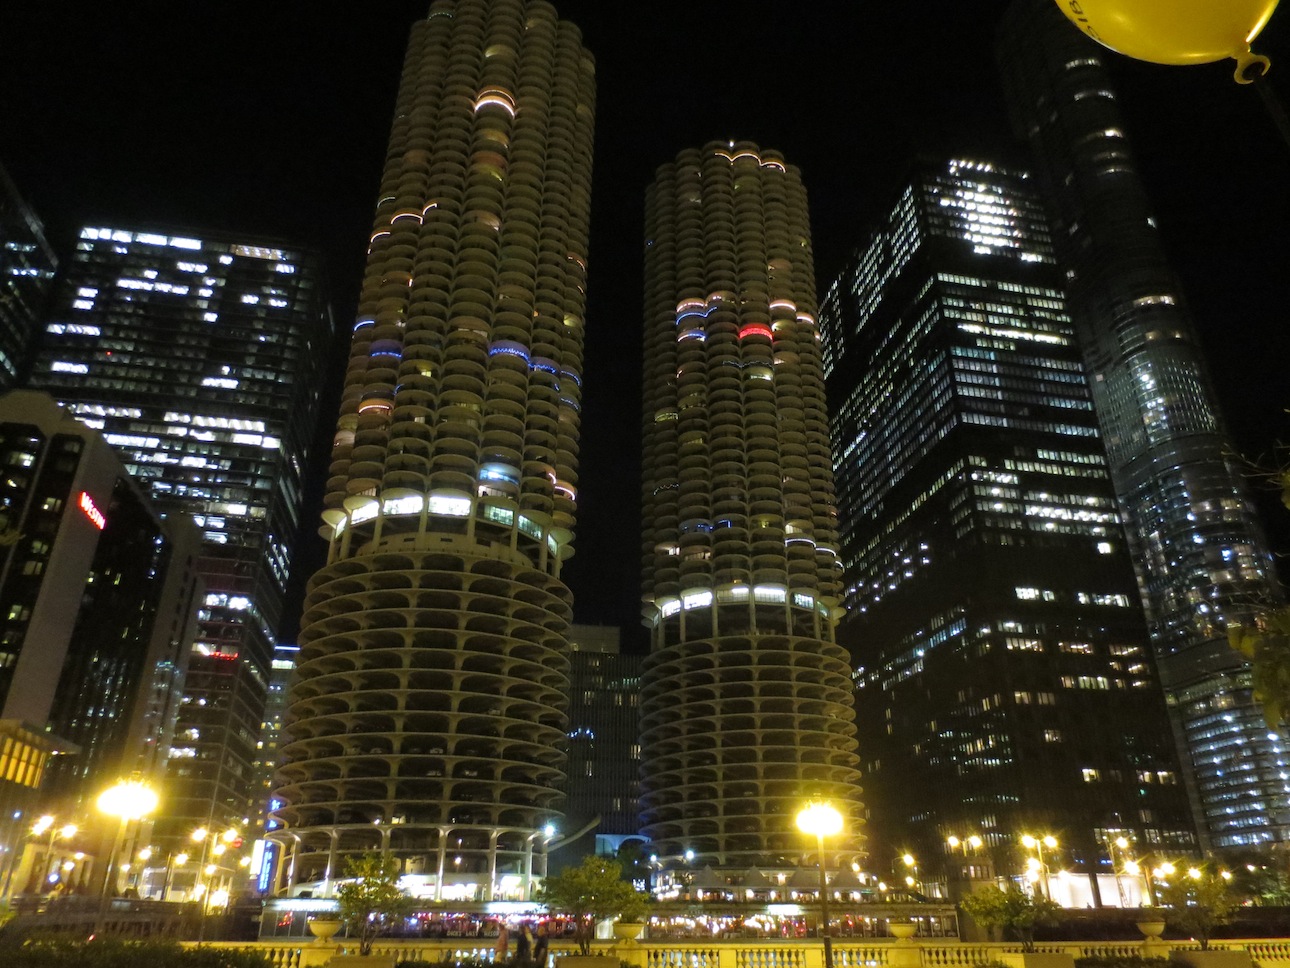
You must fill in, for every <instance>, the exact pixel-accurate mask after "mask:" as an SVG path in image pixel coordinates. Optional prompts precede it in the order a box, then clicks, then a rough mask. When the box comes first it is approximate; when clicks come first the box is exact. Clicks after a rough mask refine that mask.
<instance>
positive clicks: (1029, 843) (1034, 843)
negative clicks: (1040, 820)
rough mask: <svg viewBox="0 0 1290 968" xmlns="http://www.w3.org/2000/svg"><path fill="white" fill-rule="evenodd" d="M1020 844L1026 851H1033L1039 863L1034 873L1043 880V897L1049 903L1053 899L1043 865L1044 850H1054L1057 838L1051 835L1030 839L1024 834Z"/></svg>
mask: <svg viewBox="0 0 1290 968" xmlns="http://www.w3.org/2000/svg"><path fill="white" fill-rule="evenodd" d="M1021 843H1022V846H1024V847H1025V848H1026V849H1027V850H1033V851H1034V852H1035V855H1036V858H1037V859H1038V862H1039V866H1038V867H1037V868H1036V871H1037V872H1038V873H1039V875H1040V876H1041V877H1042V878H1043V880H1044V896H1045V897H1047V898H1048V900H1050V901H1051V900H1052V899H1053V891H1052V885H1051V884H1049V882H1048V867H1047V866H1046V865H1045V864H1044V848H1045V847H1047V848H1048V849H1049V850H1056V849H1057V838H1056V837H1054V836H1053V835H1052V834H1045V835H1044V836H1042V837H1032V836H1030V834H1024V835H1022V838H1021Z"/></svg>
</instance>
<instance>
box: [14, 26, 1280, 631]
mask: <svg viewBox="0 0 1290 968" xmlns="http://www.w3.org/2000/svg"><path fill="white" fill-rule="evenodd" d="M556 6H557V8H558V9H559V11H560V13H561V15H562V16H563V17H565V18H566V19H570V20H573V21H574V22H575V23H577V24H578V25H579V26H580V27H582V29H583V34H584V38H585V42H586V44H587V46H588V47H589V48H590V49H591V51H592V52H593V54H595V56H596V61H597V81H598V85H599V93H598V99H597V106H596V162H595V180H594V185H593V192H592V235H591V262H590V305H589V309H588V314H587V319H588V328H587V359H586V366H585V370H584V384H585V397H584V425H583V426H584V436H583V449H582V460H581V482H580V498H579V528H578V539H577V546H578V549H579V550H578V555H577V556H576V557H575V558H574V559H573V561H572V562H571V563H570V565H569V567H568V569H567V570H566V573H565V577H566V578H567V579H568V581H569V583H570V584H571V586H572V587H573V590H574V594H575V597H576V600H577V605H576V608H575V611H576V614H577V617H578V618H579V620H580V621H592V622H606V623H613V624H620V625H623V626H624V627H625V631H626V632H627V636H628V641H629V642H638V641H639V636H638V634H637V632H635V631H633V628H634V626H635V625H636V623H637V616H638V608H637V602H638V585H637V581H638V576H637V572H638V558H639V555H638V545H639V522H638V517H639V509H638V500H637V489H638V484H637V477H638V470H639V457H638V453H637V450H638V444H637V442H638V424H639V393H640V388H639V383H640V377H639V370H640V360H639V356H640V345H639V344H640V328H641V288H642V283H641V257H640V252H641V235H642V221H643V215H642V209H643V195H644V188H645V185H646V184H647V183H648V182H649V180H650V179H651V178H652V175H653V172H654V169H655V168H656V167H657V166H658V165H659V164H661V163H663V162H665V161H668V160H670V159H671V158H672V157H673V156H674V155H675V154H676V153H677V152H678V151H679V150H681V149H682V148H685V147H691V146H699V145H702V144H703V143H704V142H706V141H708V140H711V139H714V138H722V139H725V138H736V139H749V140H753V141H757V142H759V143H760V144H761V145H763V146H764V147H770V148H776V149H778V150H780V151H782V152H783V153H784V155H785V157H786V158H787V160H788V161H790V162H791V163H793V164H796V165H798V166H799V167H800V168H801V169H802V172H803V178H804V180H805V183H806V186H807V190H808V191H809V192H810V195H811V207H812V217H813V224H814V238H815V251H816V269H817V274H818V275H817V281H818V283H819V286H820V288H821V289H823V288H824V287H825V285H826V284H827V282H828V281H829V280H830V279H831V278H832V277H833V275H834V274H835V273H836V272H837V271H838V269H839V268H840V267H841V264H842V261H843V259H844V257H845V255H846V253H847V251H848V250H849V249H850V248H851V247H853V246H854V245H856V244H858V243H859V242H861V241H862V240H863V238H864V234H865V231H866V226H867V225H868V224H869V223H870V222H871V221H872V220H874V219H875V218H877V217H879V216H880V215H881V214H883V212H884V211H885V210H886V209H887V208H888V207H889V206H890V205H891V204H892V202H893V201H894V198H895V193H896V191H897V189H898V188H899V185H900V180H901V178H902V175H903V174H904V171H905V168H906V165H907V164H908V162H909V160H910V159H911V158H912V157H913V156H914V154H915V153H917V152H920V151H932V152H940V153H948V154H954V155H960V156H962V155H971V156H975V157H986V158H990V159H994V160H997V161H1001V162H1004V163H1011V164H1013V165H1018V164H1020V165H1023V166H1024V163H1025V162H1024V154H1022V153H1021V148H1020V146H1019V145H1018V144H1017V143H1016V142H1015V140H1014V139H1013V137H1012V134H1011V132H1010V130H1009V126H1008V120H1007V117H1006V115H1005V112H1004V107H1003V101H1002V95H1001V93H1000V90H999V85H998V82H997V80H996V78H995V71H994V64H993V49H992V34H993V30H994V24H995V22H996V20H997V18H998V13H999V11H1000V10H1002V8H1003V5H1002V4H1001V3H997V2H989V0H974V2H972V3H957V4H950V3H946V2H944V0H931V2H928V3H921V4H920V3H898V4H891V3H884V4H879V3H877V2H876V0H868V2H866V0H813V2H812V0H800V2H798V3H795V4H792V5H789V4H786V3H784V2H782V0H780V2H771V0H681V2H677V0H662V2H651V3H635V4H629V3H619V2H607V0H578V2H573V0H566V2H558V3H556ZM428 9H429V3H428V0H390V2H385V3H373V2H371V0H367V2H361V3H360V2H349V3H341V2H326V3H308V2H304V0H275V2H267V0H257V2H249V0H218V2H216V0H208V2H206V3H174V2H167V3H162V2H133V3H125V4H106V3H95V4H91V3H89V2H88V0H81V2H76V3H68V2H59V0H42V2H40V3H22V2H18V0H13V2H9V3H6V4H5V5H4V10H3V12H0V163H2V164H3V165H4V166H5V167H6V168H7V169H8V170H9V173H10V175H11V177H12V178H13V179H14V181H15V182H16V183H17V185H18V186H19V189H20V190H21V191H22V192H23V193H24V194H25V196H26V197H27V200H28V201H29V202H30V203H31V205H32V206H33V208H34V209H35V210H36V211H37V213H38V214H39V215H40V216H41V217H42V218H43V219H44V221H45V223H46V226H47V228H48V230H49V234H50V237H51V241H53V243H54V245H55V247H56V248H58V249H59V250H60V253H62V252H66V251H68V249H69V248H70V245H71V243H72V239H73V236H74V234H75V231H76V229H77V228H78V227H79V226H80V225H82V224H85V223H99V224H106V225H110V224H113V223H117V222H119V223H122V224H139V225H157V226H162V227H176V228H186V229H189V230H191V231H193V232H196V233H200V231H201V230H202V229H203V228H208V229H219V230H230V231H238V232H244V233H247V234H265V235H270V236H275V237H279V238H285V239H290V240H293V241H296V242H297V243H299V244H303V245H306V246H310V247H313V248H316V249H319V250H321V251H322V252H323V253H324V254H325V255H326V257H327V260H328V265H329V288H330V290H331V292H332V299H333V304H334V306H335V309H336V315H337V320H338V323H339V325H340V326H341V328H342V330H345V331H348V329H349V328H350V326H351V325H352V322H353V314H354V304H355V301H356V299H357V292H358V284H359V279H360V276H361V269H362V257H363V253H364V250H365V246H366V240H367V234H368V231H369V228H370V225H371V220H372V210H373V207H374V203H375V198H376V190H377V183H378V179H379V175H380V169H381V165H382V161H383V156H384V152H385V142H386V136H387V133H388V129H389V124H390V120H391V117H392V113H393V103H394V95H395V88H396V84H397V80H398V74H399V71H400V68H401V66H402V59H403V51H404V47H405V44H406V42H407V34H408V28H409V26H410V24H411V23H412V22H413V21H414V20H416V19H418V18H419V17H421V16H424V15H425V12H426V11H427V10H428ZM1072 29H1073V28H1072ZM1256 49H1258V50H1261V51H1262V52H1263V53H1266V54H1268V55H1269V56H1271V57H1272V59H1273V61H1274V65H1277V64H1279V67H1278V66H1274V69H1273V72H1272V75H1271V84H1272V86H1273V88H1274V89H1275V90H1277V91H1278V92H1279V93H1282V94H1283V95H1284V96H1286V97H1290V80H1288V78H1290V13H1287V12H1286V11H1282V12H1281V13H1279V14H1277V15H1276V16H1274V18H1273V21H1272V23H1271V25H1270V26H1269V27H1268V28H1267V30H1265V32H1264V34H1263V37H1262V38H1261V39H1260V41H1259V42H1258V43H1257V44H1256ZM1107 60H1108V61H1109V62H1110V63H1111V66H1112V69H1113V70H1114V71H1115V75H1116V78H1117V87H1118V90H1119V94H1120V104H1121V107H1122V109H1123V110H1124V111H1125V113H1126V115H1127V125H1126V127H1127V129H1128V133H1129V136H1130V140H1131V142H1132V143H1133V144H1134V146H1135V148H1136V150H1137V153H1138V158H1139V162H1140V169H1141V172H1142V175H1143V178H1144V181H1145V182H1146V185H1147V189H1148V192H1149V193H1150V195H1151V196H1152V198H1153V200H1154V202H1155V205H1156V209H1157V218H1158V222H1159V224H1160V226H1161V231H1162V235H1163V237H1164V239H1165V242H1166V244H1167V246H1168V247H1169V249H1170V252H1171V255H1172V257H1173V259H1174V263H1175V267H1176V269H1177V270H1178V272H1179V275H1180V276H1181V277H1182V280H1183V288H1184V291H1185V293H1186V295H1187V296H1188V298H1189V300H1190V303H1191V305H1192V309H1193V312H1194V315H1195V317H1196V321H1197V325H1198V327H1199V330H1200V333H1201V337H1202V340H1203V342H1204V344H1205V346H1206V349H1207V352H1208V354H1209V357H1210V361H1211V364H1212V370H1213V374H1214V378H1215V382H1216V384H1217V387H1218V391H1219V394H1220V397H1221V400H1222V403H1223V406H1224V407H1225V410H1226V414H1227V418H1228V422H1229V424H1230V426H1231V429H1232V433H1233V437H1234V440H1235V443H1236V446H1237V447H1238V449H1239V450H1240V452H1241V453H1243V454H1245V455H1247V456H1250V457H1257V456H1260V455H1268V454H1270V452H1271V450H1272V448H1273V446H1274V444H1275V443H1276V442H1277V441H1278V440H1287V441H1290V433H1288V432H1287V428H1288V427H1290V417H1287V415H1286V413H1285V409H1286V408H1287V407H1290V379H1287V376H1286V374H1287V361H1288V360H1290V334H1288V333H1287V327H1286V325H1285V323H1286V317H1287V309H1286V307H1287V305H1288V304H1290V299H1288V298H1287V297H1288V296H1290V258H1288V256H1290V244H1287V243H1290V206H1288V205H1287V196H1288V195H1290V193H1288V192H1287V188H1286V185H1287V184H1288V183H1290V179H1288V178H1287V175H1290V147H1287V146H1286V145H1285V144H1283V143H1282V142H1281V141H1279V140H1278V138H1277V135H1276V132H1275V129H1274V128H1273V126H1272V124H1271V122H1270V121H1269V120H1268V118H1267V116H1266V114H1265V113H1264V112H1263V109H1262V106H1261V105H1260V103H1259V98H1258V95H1257V94H1256V92H1254V91H1253V90H1251V89H1250V88H1248V87H1240V86H1238V85H1236V84H1235V83H1233V81H1232V79H1231V67H1230V62H1229V63H1226V64H1215V65H1208V66H1202V67H1189V68H1176V67H1157V66H1154V65H1146V64H1139V63H1136V62H1131V61H1128V60H1126V59H1124V58H1121V57H1118V56H1117V55H1114V54H1109V53H1108V54H1107ZM333 420H334V411H331V412H328V413H326V414H324V416H323V423H324V425H325V434H324V435H325V436H326V437H327V438H330V435H331V428H332V426H333ZM320 474H321V472H320ZM320 474H319V475H316V476H320ZM1262 504H1263V506H1264V507H1266V508H1267V511H1266V514H1265V517H1266V519H1267V523H1268V525H1269V527H1270V530H1271V531H1272V532H1273V541H1274V547H1275V550H1278V551H1280V552H1288V551H1290V511H1285V510H1283V509H1279V506H1278V505H1277V503H1276V501H1275V500H1274V497H1273V495H1272V494H1271V493H1270V492H1269V493H1265V495H1264V496H1263V498H1262ZM317 509H318V505H317V504H314V505H313V506H311V507H310V508H308V509H307V510H306V512H305V515H306V519H307V520H308V521H310V522H313V521H315V520H316V515H317ZM310 533H312V532H310ZM315 555H316V549H315V548H312V547H311V548H310V549H307V551H306V553H305V554H304V555H303V558H304V560H305V561H306V562H309V563H310V564H309V565H308V566H307V567H312V562H314V561H316V557H315ZM1282 564H1283V565H1284V564H1285V562H1284V561H1283V562H1282ZM294 607H295V606H293V608H294ZM294 624H295V623H294V619H293V620H292V622H291V627H290V628H289V629H288V630H287V632H288V633H289V634H290V633H291V632H292V631H293V630H294Z"/></svg>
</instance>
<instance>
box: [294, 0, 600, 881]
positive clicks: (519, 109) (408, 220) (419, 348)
mask: <svg viewBox="0 0 1290 968" xmlns="http://www.w3.org/2000/svg"><path fill="white" fill-rule="evenodd" d="M594 70H595V65H594V61H593V59H592V57H591V54H590V53H589V52H588V51H587V50H586V49H585V48H584V47H583V46H582V42H581V34H580V33H579V31H578V28H577V27H575V26H574V25H573V24H571V23H569V22H567V21H562V20H560V19H559V18H558V16H557V14H556V12H555V10H554V8H552V7H551V6H550V5H549V4H547V3H542V2H524V0H460V2H452V0H436V2H434V3H432V4H431V6H430V11H429V15H428V16H427V17H426V18H425V19H424V20H422V21H420V22H418V23H417V24H416V25H415V26H414V27H413V30H412V38H411V41H410V43H409V46H408V51H407V57H406V60H405V66H404V72H403V80H402V82H401V84H400V87H399V92H398V100H397V103H396V106H395V116H394V125H393V129H392V131H391V134H390V143H389V151H388V153H387V155H386V164H385V171H384V174H383V175H382V178H381V187H380V194H379V196H378V200H377V203H376V215H375V220H374V223H373V227H372V234H371V237H370V238H371V248H370V250H369V254H368V259H367V272H366V275H365V277H364V280H363V288H362V292H361V294H360V298H359V307H358V319H357V321H356V322H355V324H354V334H353V343H352V348H351V350H350V357H349V368H348V370H347V372H346V375H345V384H344V391H343V395H342V399H341V408H340V416H339V419H338V421H337V426H336V437H335V441H334V446H333V450H332V463H331V473H330V478H329V480H328V483H327V492H326V509H325V510H324V511H323V520H324V528H323V532H324V534H325V535H326V536H327V538H328V539H329V541H330V546H329V554H328V563H327V565H326V567H324V568H323V569H322V570H320V571H319V572H318V573H317V574H316V575H315V576H314V577H313V579H312V581H311V583H310V589H309V594H308V598H307V600H306V604H305V614H304V619H303V627H302V629H301V632H300V639H299V644H300V653H299V661H298V664H297V678H296V681H295V683H294V685H293V687H292V689H291V692H290V696H289V706H288V713H287V721H286V727H285V728H286V734H287V735H286V739H285V740H284V743H283V747H282V765H281V766H280V768H279V771H278V781H277V787H276V790H275V795H276V797H277V798H278V799H280V800H281V801H282V806H281V807H280V808H279V810H278V812H277V814H276V815H275V816H276V819H277V821H278V822H280V823H282V824H283V829H282V830H280V831H275V832H274V834H273V836H274V838H275V839H277V840H278V841H279V842H280V843H282V844H284V845H285V848H286V851H287V853H288V856H289V862H288V868H287V870H288V871H289V874H290V876H289V878H288V882H289V887H290V889H292V890H297V889H300V890H310V891H314V892H317V891H328V890H330V888H331V885H332V883H333V881H334V878H337V877H339V876H341V875H342V874H343V871H344V869H345V861H346V859H347V858H350V857H354V856H357V855H361V854H362V853H363V852H365V851H370V850H381V851H383V852H387V853H388V854H389V855H390V856H392V857H394V858H396V859H397V860H398V861H399V863H400V866H401V870H402V872H403V874H404V875H405V877H406V880H405V884H406V885H407V886H408V888H409V890H411V891H412V892H414V893H415V894H417V895H419V896H430V897H434V898H437V899H444V900H451V899H456V900H472V899H477V900H484V901H491V900H493V899H494V898H504V899H520V898H525V897H528V896H530V894H531V891H532V888H533V882H534V877H535V876H536V877H540V876H541V875H542V873H544V869H543V866H544V858H545V853H544V851H545V846H546V845H547V844H548V843H552V842H553V841H552V840H551V837H552V836H553V835H552V834H551V833H549V832H548V831H547V828H548V827H552V828H557V829H558V827H559V821H560V818H561V809H560V807H561V798H562V790H563V784H564V776H565V753H564V750H563V745H564V742H565V729H566V692H567V689H568V671H569V659H568V655H567V652H568V648H569V644H568V629H569V623H570V621H571V618H572V599H571V595H570V593H569V590H568V588H567V587H566V586H565V584H564V583H563V582H562V581H561V579H560V569H561V563H562V562H563V560H564V559H565V558H567V557H568V556H569V555H570V554H571V553H572V541H573V530H572V529H573V525H574V511H575V508H576V502H577V496H578V490H577V455H578V431H579V422H580V419H581V416H580V411H581V383H582V343H583V329H584V318H583V313H584V310H585V304H586V266H587V232H588V219H589V214H590V202H591V146H592V122H593V113H594V104H595V79H594Z"/></svg>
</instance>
